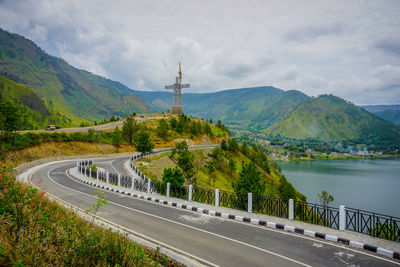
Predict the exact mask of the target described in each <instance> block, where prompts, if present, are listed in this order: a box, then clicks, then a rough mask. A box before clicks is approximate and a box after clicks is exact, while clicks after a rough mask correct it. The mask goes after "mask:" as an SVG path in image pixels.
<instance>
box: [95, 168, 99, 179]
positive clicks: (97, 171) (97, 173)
mask: <svg viewBox="0 0 400 267" xmlns="http://www.w3.org/2000/svg"><path fill="white" fill-rule="evenodd" d="M96 179H97V181H98V180H99V170H96Z"/></svg>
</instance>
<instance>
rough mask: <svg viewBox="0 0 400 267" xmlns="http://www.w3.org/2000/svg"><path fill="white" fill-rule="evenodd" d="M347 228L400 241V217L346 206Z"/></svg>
mask: <svg viewBox="0 0 400 267" xmlns="http://www.w3.org/2000/svg"><path fill="white" fill-rule="evenodd" d="M346 229H347V230H350V231H354V232H358V233H363V234H367V235H371V236H374V237H379V238H384V239H388V240H392V241H396V242H400V218H397V217H393V216H387V215H383V214H379V213H373V212H369V211H364V210H358V209H352V208H347V207H346Z"/></svg>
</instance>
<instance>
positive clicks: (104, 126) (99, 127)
mask: <svg viewBox="0 0 400 267" xmlns="http://www.w3.org/2000/svg"><path fill="white" fill-rule="evenodd" d="M160 118H163V117H145V118H140V117H138V118H135V119H136V121H142V120H150V119H160ZM123 123H124V122H123V121H116V122H111V123H107V124H102V125H96V126H87V127H75V128H61V129H57V130H52V131H47V130H24V131H17V132H18V133H43V132H46V133H47V132H49V133H53V132H83V131H87V130H89V129H93V130H104V129H109V128H114V127H116V126H121V125H122V124H123Z"/></svg>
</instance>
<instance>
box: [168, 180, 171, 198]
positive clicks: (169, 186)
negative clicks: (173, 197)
mask: <svg viewBox="0 0 400 267" xmlns="http://www.w3.org/2000/svg"><path fill="white" fill-rule="evenodd" d="M170 191H171V183H167V197H169V193H170Z"/></svg>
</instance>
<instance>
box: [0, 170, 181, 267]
mask: <svg viewBox="0 0 400 267" xmlns="http://www.w3.org/2000/svg"><path fill="white" fill-rule="evenodd" d="M0 192H1V193H0V265H1V266H159V265H163V266H180V265H181V264H178V263H177V262H175V261H173V260H171V259H169V258H168V257H166V256H165V255H162V254H160V253H159V251H158V250H157V251H155V250H152V249H149V248H146V247H143V246H141V245H138V244H137V243H135V242H132V241H130V240H129V239H128V238H127V237H126V236H124V235H122V234H119V233H116V232H112V231H111V230H110V229H104V228H102V227H99V226H96V225H94V223H93V221H92V222H88V221H85V220H83V219H81V218H80V217H79V216H78V215H77V214H76V213H75V212H74V211H72V210H68V209H66V208H63V207H61V206H60V205H59V204H57V203H55V202H53V201H50V200H49V199H47V197H45V196H44V192H40V193H39V192H38V191H37V189H34V188H32V187H30V186H26V185H24V184H21V183H20V182H18V181H16V180H15V177H13V176H11V175H9V171H8V170H7V169H5V168H3V169H1V171H0ZM99 194H100V193H99ZM99 200H100V201H99V202H98V203H97V204H94V206H93V210H91V212H93V213H95V212H97V210H98V209H99V208H101V206H102V205H103V204H106V201H105V199H104V196H100V198H99ZM99 203H100V204H99Z"/></svg>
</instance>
